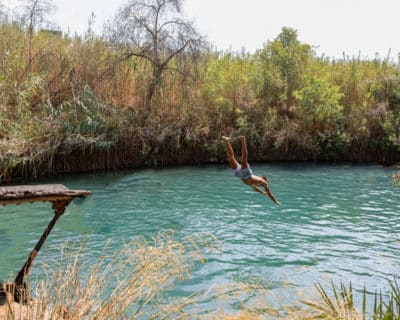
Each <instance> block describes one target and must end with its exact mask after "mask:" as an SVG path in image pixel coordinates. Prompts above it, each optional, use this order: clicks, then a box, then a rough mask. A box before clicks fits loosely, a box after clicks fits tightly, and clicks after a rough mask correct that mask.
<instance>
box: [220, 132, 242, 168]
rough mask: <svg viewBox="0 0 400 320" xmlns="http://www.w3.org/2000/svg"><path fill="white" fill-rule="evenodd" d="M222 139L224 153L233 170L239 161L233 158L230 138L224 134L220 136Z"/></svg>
mask: <svg viewBox="0 0 400 320" xmlns="http://www.w3.org/2000/svg"><path fill="white" fill-rule="evenodd" d="M222 139H224V141H225V145H226V153H227V155H228V161H229V164H230V166H231V168H232V169H233V170H235V169H236V168H237V167H238V166H239V163H238V162H237V161H236V159H235V155H234V153H233V148H232V145H231V142H230V139H229V138H228V137H225V136H222Z"/></svg>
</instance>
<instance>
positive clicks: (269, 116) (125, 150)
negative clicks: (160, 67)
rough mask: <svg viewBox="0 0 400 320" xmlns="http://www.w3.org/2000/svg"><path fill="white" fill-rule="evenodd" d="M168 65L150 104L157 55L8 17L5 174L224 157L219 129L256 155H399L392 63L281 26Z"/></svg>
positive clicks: (0, 99) (0, 70)
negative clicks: (273, 33)
mask: <svg viewBox="0 0 400 320" xmlns="http://www.w3.org/2000/svg"><path fill="white" fill-rule="evenodd" d="M30 36H32V37H33V39H32V46H31V47H30V51H31V52H29V53H28V52H27V51H28V49H27V48H28V43H29V41H30V39H29V38H30ZM170 63H171V66H170V67H169V68H168V69H167V70H166V71H165V73H164V75H163V77H162V83H159V85H158V87H157V90H156V91H155V92H154V95H153V99H152V106H151V108H148V107H147V106H146V103H145V102H146V94H147V90H148V89H147V84H148V83H149V81H150V79H151V77H152V74H151V72H152V71H151V66H149V64H148V62H146V61H144V60H141V59H139V58H138V57H135V56H131V57H129V58H126V59H125V58H124V56H123V55H122V54H121V53H120V52H119V51H118V49H116V48H115V47H112V46H110V45H109V43H108V42H107V41H106V40H103V39H101V38H98V37H96V36H94V35H93V34H92V33H90V32H88V33H87V34H86V35H84V36H69V35H66V36H64V37H61V36H59V35H54V34H51V33H46V32H34V33H33V34H31V35H30V34H29V32H28V31H27V30H26V28H23V26H22V25H19V24H16V23H9V22H7V21H5V22H3V24H2V25H0V108H1V113H0V154H1V160H0V178H1V181H6V180H10V179H11V178H30V177H34V176H36V175H39V174H40V175H46V174H56V173H60V172H71V171H85V170H96V169H114V168H123V167H134V166H162V165H167V164H177V163H200V162H215V161H224V160H225V150H224V147H223V143H222V141H221V139H220V137H221V135H231V136H232V137H233V141H234V143H237V140H236V137H237V136H238V135H239V134H243V135H246V136H247V140H248V144H249V152H250V160H252V161H253V160H334V161H335V160H348V161H381V162H394V161H395V160H397V159H398V156H399V151H400V78H399V65H397V64H396V63H394V62H393V61H391V60H389V59H378V58H376V59H372V60H362V59H360V58H343V59H340V60H336V59H330V58H325V57H318V56H317V55H316V54H315V53H314V51H313V49H312V47H311V46H310V45H308V44H303V43H301V42H300V41H299V40H298V38H297V33H296V31H295V30H292V29H289V28H283V29H282V32H281V34H280V35H279V36H278V37H277V38H276V39H274V40H273V41H270V42H268V43H267V44H266V45H265V46H264V48H262V49H260V50H259V51H257V52H256V53H254V54H249V53H242V54H236V53H232V52H210V51H209V50H207V49H203V51H202V52H201V53H199V56H198V57H197V59H196V60H193V59H189V57H187V56H185V55H179V56H177V57H175V58H174V59H173V60H172V61H171V62H170ZM173 70H175V71H173ZM176 70H178V71H179V72H176Z"/></svg>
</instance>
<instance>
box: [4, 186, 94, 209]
mask: <svg viewBox="0 0 400 320" xmlns="http://www.w3.org/2000/svg"><path fill="white" fill-rule="evenodd" d="M88 195H90V192H89V191H85V190H70V189H68V188H67V187H66V186H64V185H62V184H44V185H26V186H13V187H0V205H3V206H5V205H8V204H21V203H32V202H37V201H39V202H40V201H42V202H44V201H49V202H53V201H60V200H73V199H75V198H85V197H87V196H88Z"/></svg>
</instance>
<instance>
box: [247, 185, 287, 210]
mask: <svg viewBox="0 0 400 320" xmlns="http://www.w3.org/2000/svg"><path fill="white" fill-rule="evenodd" d="M264 188H265V191H262V190H261V189H260V188H258V187H257V186H254V187H253V189H254V191H257V192H259V193H261V194H263V195H264V196H268V197H270V198H271V200H272V201H273V202H275V204H276V205H278V206H280V205H281V203H280V202H279V201H278V200H276V199H275V197H274V195H273V194H272V192H271V190H269V187H268V184H265V185H264Z"/></svg>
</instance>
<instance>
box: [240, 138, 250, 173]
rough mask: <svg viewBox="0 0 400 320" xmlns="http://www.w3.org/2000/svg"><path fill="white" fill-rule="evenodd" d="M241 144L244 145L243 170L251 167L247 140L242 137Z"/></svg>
mask: <svg viewBox="0 0 400 320" xmlns="http://www.w3.org/2000/svg"><path fill="white" fill-rule="evenodd" d="M240 143H241V145H242V163H241V165H242V169H245V168H247V167H248V166H249V164H248V163H247V146H246V138H245V137H244V136H240Z"/></svg>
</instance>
